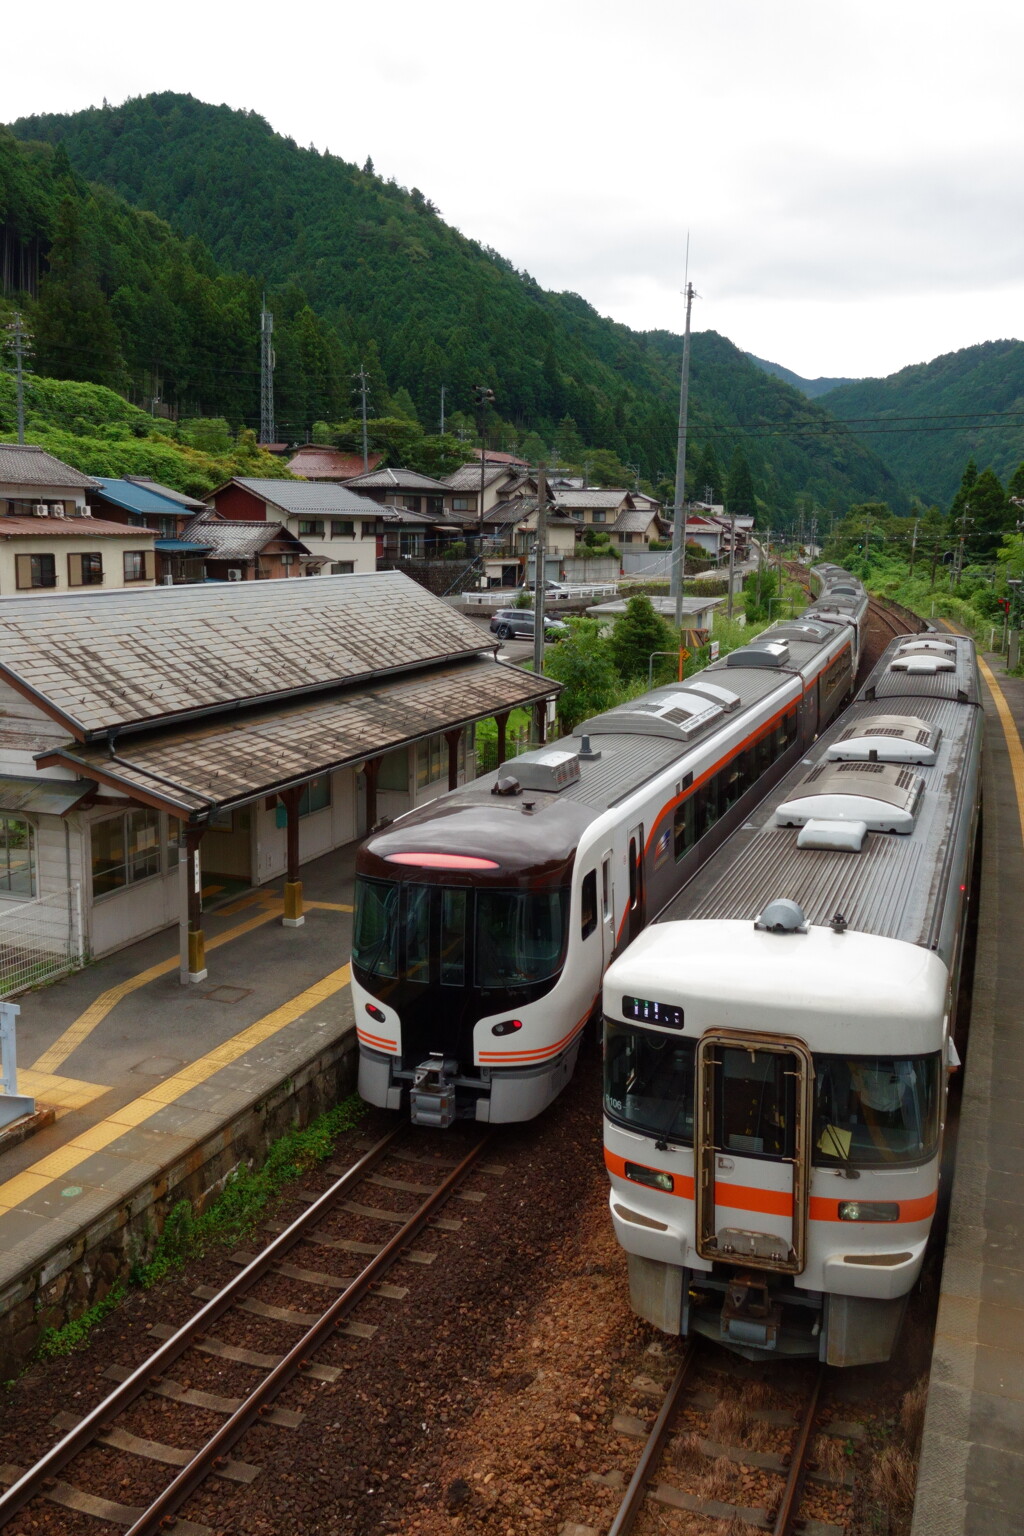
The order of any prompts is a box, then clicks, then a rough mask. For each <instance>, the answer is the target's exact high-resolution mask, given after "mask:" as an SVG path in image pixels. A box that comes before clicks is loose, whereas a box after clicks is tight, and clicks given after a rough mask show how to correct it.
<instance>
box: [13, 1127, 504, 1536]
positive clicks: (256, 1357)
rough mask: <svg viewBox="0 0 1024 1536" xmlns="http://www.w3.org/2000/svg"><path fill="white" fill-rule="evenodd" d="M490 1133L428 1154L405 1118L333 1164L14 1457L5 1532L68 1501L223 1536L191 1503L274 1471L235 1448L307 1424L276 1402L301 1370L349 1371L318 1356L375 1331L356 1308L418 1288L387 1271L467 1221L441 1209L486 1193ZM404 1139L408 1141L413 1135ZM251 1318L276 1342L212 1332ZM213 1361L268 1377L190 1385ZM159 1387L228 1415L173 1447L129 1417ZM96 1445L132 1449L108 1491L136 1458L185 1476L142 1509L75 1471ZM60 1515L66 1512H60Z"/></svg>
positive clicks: (182, 1532) (132, 1521)
mask: <svg viewBox="0 0 1024 1536" xmlns="http://www.w3.org/2000/svg"><path fill="white" fill-rule="evenodd" d="M489 1140H490V1137H489V1136H486V1135H485V1136H482V1137H481V1138H480V1139H479V1140H477V1141H476V1142H474V1143H473V1144H472V1145H471V1146H470V1147H469V1148H468V1150H464V1151H462V1155H461V1156H459V1157H458V1158H457V1159H451V1158H449V1159H441V1158H437V1157H430V1156H429V1155H427V1156H425V1155H424V1137H423V1133H422V1132H419V1133H416V1134H413V1133H411V1132H410V1130H409V1127H407V1126H405V1125H402V1126H400V1127H399V1128H398V1129H396V1130H394V1131H392V1132H391V1133H389V1134H388V1135H386V1136H384V1137H383V1138H381V1140H379V1141H378V1142H377V1143H376V1144H375V1145H374V1146H372V1147H371V1148H370V1149H369V1150H368V1151H367V1152H366V1153H365V1155H364V1156H362V1157H361V1158H359V1160H358V1161H357V1162H356V1163H355V1164H354V1165H353V1166H352V1167H350V1168H348V1169H346V1170H334V1169H329V1170H328V1172H331V1173H333V1172H335V1171H338V1173H339V1177H338V1178H337V1179H336V1180H335V1182H334V1183H333V1184H331V1185H330V1187H329V1188H328V1189H326V1190H325V1191H324V1192H323V1193H322V1194H320V1195H319V1196H312V1197H310V1199H311V1203H310V1204H309V1208H308V1209H307V1210H305V1211H303V1212H301V1214H300V1215H299V1216H298V1218H297V1219H296V1220H294V1221H293V1222H291V1223H290V1224H288V1225H287V1226H286V1227H285V1228H284V1229H283V1230H282V1231H280V1232H279V1233H278V1235H277V1236H276V1237H274V1239H273V1240H272V1241H271V1242H270V1243H269V1244H268V1245H267V1246H266V1247H265V1248H264V1249H263V1250H262V1251H261V1252H260V1253H258V1254H257V1255H255V1256H251V1255H249V1254H247V1253H246V1254H238V1255H235V1260H236V1262H238V1263H240V1264H241V1265H242V1267H241V1268H240V1270H239V1272H238V1273H237V1274H236V1275H234V1276H233V1277H232V1279H231V1280H230V1281H229V1282H228V1284H227V1285H225V1286H223V1287H221V1288H220V1289H219V1290H216V1291H212V1290H211V1288H209V1287H203V1286H200V1287H199V1288H198V1289H197V1290H196V1291H194V1292H193V1293H192V1294H193V1295H194V1296H196V1297H198V1298H199V1299H201V1300H203V1301H204V1302H205V1305H203V1306H202V1307H201V1308H200V1309H199V1310H198V1311H197V1312H196V1313H195V1314H194V1315H193V1316H192V1317H191V1318H190V1319H189V1320H188V1321H187V1322H186V1323H185V1324H184V1325H183V1326H182V1327H180V1328H177V1329H172V1328H170V1327H161V1328H159V1329H155V1330H154V1333H155V1334H156V1335H157V1336H158V1337H161V1338H162V1339H163V1342H162V1343H161V1344H160V1345H159V1347H158V1348H157V1349H156V1350H155V1351H154V1352H153V1354H152V1355H150V1356H149V1358H148V1359H146V1360H145V1361H144V1362H143V1363H142V1364H141V1365H139V1366H138V1367H137V1368H136V1369H135V1370H126V1369H122V1368H119V1367H108V1369H107V1371H106V1373H105V1374H106V1375H107V1376H108V1377H113V1378H114V1379H116V1380H117V1382H118V1384H117V1385H116V1386H115V1387H114V1389H113V1390H112V1391H111V1392H110V1393H109V1394H108V1395H107V1396H106V1397H105V1398H104V1399H103V1401H102V1402H101V1403H99V1404H98V1405H97V1407H95V1408H94V1409H93V1410H92V1411H91V1412H89V1413H87V1414H86V1415H85V1417H83V1418H80V1419H75V1418H74V1417H72V1416H70V1415H66V1414H64V1415H60V1416H59V1418H58V1420H57V1427H59V1428H61V1429H63V1430H64V1434H63V1436H62V1438H61V1439H60V1440H59V1441H58V1442H57V1443H56V1444H55V1445H54V1446H53V1447H52V1448H51V1449H50V1450H49V1451H48V1452H46V1454H45V1455H43V1456H41V1457H40V1458H39V1460H38V1461H37V1462H36V1463H35V1465H33V1466H31V1467H29V1468H27V1469H24V1468H21V1467H17V1466H12V1465H7V1466H4V1467H0V1483H5V1484H7V1485H8V1486H7V1488H6V1491H5V1492H3V1493H0V1530H2V1529H4V1528H6V1527H7V1526H9V1524H10V1522H11V1521H12V1520H13V1519H14V1518H15V1517H16V1516H17V1515H18V1514H19V1513H20V1512H21V1511H23V1510H26V1509H27V1507H28V1506H30V1505H31V1506H32V1515H33V1517H34V1518H33V1522H32V1528H33V1529H40V1528H41V1529H43V1530H54V1531H57V1530H60V1529H62V1526H61V1524H60V1519H59V1517H58V1519H57V1520H56V1522H55V1521H54V1520H53V1517H52V1516H51V1515H48V1514H47V1513H46V1509H47V1507H49V1508H50V1509H51V1510H52V1509H53V1506H55V1505H57V1506H62V1507H63V1509H65V1510H73V1511H76V1512H77V1513H79V1514H81V1515H87V1516H92V1517H93V1518H94V1519H96V1520H99V1521H105V1522H108V1523H109V1524H112V1525H114V1526H117V1527H118V1528H120V1529H121V1530H122V1531H123V1530H127V1532H128V1536H156V1533H157V1532H161V1531H165V1530H169V1529H172V1528H173V1530H174V1531H175V1532H176V1533H177V1536H212V1531H213V1529H214V1528H213V1527H211V1526H210V1525H209V1524H206V1523H201V1522H196V1521H194V1520H190V1519H186V1518H183V1517H182V1516H181V1514H180V1511H182V1509H183V1508H184V1507H185V1506H186V1504H187V1503H188V1501H189V1500H190V1499H191V1498H193V1496H194V1495H195V1494H196V1492H197V1490H199V1489H200V1488H201V1487H202V1485H203V1484H204V1483H205V1482H206V1481H207V1479H209V1478H211V1477H213V1478H218V1479H223V1480H224V1481H225V1482H226V1483H235V1484H249V1483H252V1482H254V1481H255V1480H256V1479H257V1478H258V1477H259V1476H260V1474H261V1471H262V1468H261V1467H260V1466H259V1465H257V1464H253V1463H250V1462H246V1461H240V1460H237V1459H235V1458H234V1457H233V1455H232V1453H233V1452H234V1450H235V1449H236V1447H237V1446H238V1445H239V1442H240V1441H241V1440H242V1439H243V1437H244V1436H245V1435H246V1434H247V1432H248V1431H249V1430H250V1429H251V1428H252V1427H253V1426H254V1425H256V1424H274V1425H277V1426H279V1427H281V1428H284V1429H290V1430H298V1431H301V1421H302V1414H301V1412H296V1411H295V1410H292V1409H288V1408H282V1407H279V1406H275V1400H276V1399H277V1398H278V1397H279V1396H280V1394H281V1393H282V1391H283V1390H284V1389H285V1388H286V1387H287V1386H288V1385H289V1384H290V1383H292V1382H294V1381H295V1380H296V1379H297V1378H302V1377H306V1378H311V1379H313V1380H317V1381H320V1382H325V1383H330V1382H334V1381H337V1380H338V1379H339V1378H340V1377H341V1375H342V1371H341V1369H340V1368H339V1367H337V1366H333V1365H328V1364H324V1363H323V1362H321V1361H318V1360H317V1359H316V1356H317V1354H318V1353H319V1352H321V1351H323V1349H324V1347H325V1345H327V1344H328V1343H329V1342H330V1341H332V1340H333V1339H335V1338H337V1337H338V1336H339V1335H343V1334H347V1335H348V1336H350V1337H355V1338H369V1337H372V1335H373V1333H374V1332H375V1331H376V1329H375V1327H374V1326H373V1325H370V1324H360V1323H358V1322H356V1323H353V1322H351V1321H350V1317H351V1314H352V1313H353V1312H354V1311H355V1309H356V1308H357V1307H358V1306H359V1305H360V1303H361V1302H363V1301H364V1300H366V1298H368V1297H375V1298H378V1299H384V1300H402V1299H404V1297H405V1295H406V1288H405V1287H398V1286H394V1285H388V1284H387V1283H386V1282H385V1280H384V1277H385V1276H386V1275H387V1273H388V1272H389V1271H390V1270H391V1268H392V1266H393V1265H395V1264H396V1263H397V1262H398V1261H399V1260H402V1259H405V1260H408V1261H409V1262H411V1263H413V1264H416V1263H421V1264H423V1263H430V1262H431V1261H432V1259H433V1258H434V1257H436V1254H431V1253H426V1252H423V1251H422V1250H415V1249H413V1247H412V1244H413V1243H414V1241H415V1239H416V1238H417V1237H419V1236H420V1235H421V1234H422V1233H423V1232H424V1230H425V1229H427V1228H428V1227H431V1226H432V1227H434V1228H435V1229H439V1230H445V1229H449V1230H452V1229H455V1228H457V1227H458V1226H460V1225H461V1219H459V1218H447V1217H444V1216H442V1215H441V1211H442V1208H443V1207H444V1206H445V1205H446V1203H447V1202H448V1201H449V1200H450V1199H451V1198H452V1197H453V1196H460V1195H461V1197H462V1198H463V1199H464V1200H466V1201H469V1202H471V1203H472V1202H474V1201H480V1200H482V1199H483V1198H484V1194H483V1192H479V1191H462V1190H461V1189H460V1186H461V1185H462V1183H463V1181H464V1180H465V1179H466V1177H467V1175H469V1174H470V1173H471V1172H472V1171H474V1170H476V1171H481V1170H486V1171H488V1172H492V1173H493V1172H498V1173H500V1172H501V1171H502V1170H500V1169H497V1168H494V1167H489V1168H488V1167H487V1166H486V1165H484V1164H482V1162H481V1158H482V1154H483V1152H484V1150H485V1148H486V1147H487V1145H488V1142H489ZM404 1142H407V1143H409V1145H408V1146H405V1145H403V1143H404ZM449 1150H450V1145H449ZM385 1170H391V1171H390V1172H388V1171H385ZM411 1171H412V1172H413V1174H414V1176H415V1175H418V1177H419V1178H420V1179H422V1177H423V1176H424V1173H425V1172H429V1173H432V1174H435V1175H436V1174H441V1175H442V1177H441V1178H440V1180H439V1181H438V1182H435V1183H431V1184H423V1183H421V1182H413V1181H411V1180H410V1178H409V1174H410V1172H411ZM398 1175H404V1177H401V1176H398ZM364 1188H368V1189H370V1190H372V1191H373V1198H375V1199H377V1200H380V1199H383V1200H384V1201H385V1202H388V1201H390V1203H391V1205H390V1208H386V1209H380V1208H378V1207H376V1206H368V1205H362V1204H359V1203H357V1202H356V1201H354V1200H352V1199H351V1196H352V1195H353V1194H356V1193H359V1192H360V1191H361V1190H362V1189H364ZM409 1196H416V1197H417V1203H416V1205H415V1206H414V1208H412V1209H406V1210H401V1209H397V1208H396V1207H398V1206H400V1205H401V1204H402V1203H403V1202H404V1201H406V1200H407V1198H408V1197H409ZM338 1216H343V1217H345V1218H346V1231H351V1230H353V1229H354V1230H356V1231H361V1232H363V1233H364V1234H366V1235H369V1232H370V1231H371V1230H373V1229H376V1230H377V1232H378V1233H379V1229H380V1227H381V1226H384V1227H386V1228H395V1229H397V1230H394V1232H393V1235H392V1236H390V1237H389V1238H386V1239H383V1240H381V1239H380V1238H379V1237H378V1238H377V1240H376V1241H372V1240H371V1241H362V1240H360V1239H357V1238H353V1237H351V1236H341V1235H338V1233H337V1232H336V1230H335V1227H336V1218H337V1217H338ZM300 1244H303V1245H312V1246H313V1247H315V1248H316V1250H317V1251H318V1252H320V1253H325V1254H327V1255H328V1256H329V1258H328V1260H327V1262H330V1258H331V1257H333V1259H334V1260H335V1261H336V1262H338V1263H342V1262H344V1259H345V1257H346V1256H348V1255H353V1254H357V1255H360V1256H361V1257H363V1258H365V1259H366V1261H367V1262H366V1263H365V1264H364V1265H363V1267H362V1268H361V1269H360V1270H359V1272H358V1273H357V1274H355V1275H354V1276H349V1275H345V1274H342V1273H339V1272H335V1271H334V1270H331V1271H321V1270H312V1269H307V1268H305V1267H302V1266H301V1265H296V1264H293V1263H290V1262H288V1259H289V1256H290V1255H293V1251H294V1250H295V1249H296V1248H297V1247H298V1246H299V1245H300ZM289 1286H292V1287H295V1288H296V1289H297V1290H298V1291H299V1293H300V1294H301V1296H302V1297H307V1296H308V1295H309V1294H310V1292H311V1291H313V1292H317V1291H319V1292H321V1293H322V1292H323V1291H324V1290H327V1291H328V1292H330V1293H331V1296H332V1299H331V1300H330V1301H329V1303H328V1305H327V1306H326V1307H323V1308H322V1310H321V1311H319V1312H318V1313H310V1312H307V1311H304V1310H300V1309H299V1308H298V1307H294V1306H285V1305H281V1301H282V1294H283V1292H284V1296H283V1299H285V1300H288V1299H294V1298H289V1297H288V1295H287V1288H288V1287H289ZM261 1289H265V1290H266V1291H267V1292H269V1295H270V1300H269V1301H267V1300H261V1299H260V1296H259V1295H258V1294H257V1293H258V1292H259V1291H260V1290H261ZM243 1314H244V1323H245V1327H246V1332H247V1333H248V1331H249V1330H250V1329H251V1328H252V1326H253V1324H252V1321H251V1320H252V1319H253V1318H256V1319H263V1320H265V1325H266V1327H267V1329H268V1333H269V1335H270V1337H269V1339H268V1341H267V1342H268V1343H269V1344H270V1347H269V1348H267V1349H265V1350H255V1349H252V1348H249V1347H245V1348H242V1347H239V1346H238V1345H236V1344H232V1343H230V1342H225V1341H224V1340H222V1339H220V1338H217V1337H215V1336H214V1334H213V1332H212V1330H213V1329H214V1328H215V1327H219V1328H221V1329H222V1331H223V1325H224V1324H225V1323H227V1324H228V1331H231V1320H234V1322H235V1323H236V1324H237V1322H238V1321H239V1319H240V1318H241V1317H242V1315H243ZM282 1324H284V1325H286V1326H291V1327H293V1328H296V1329H299V1330H301V1332H300V1336H299V1338H298V1340H297V1342H295V1343H294V1344H293V1345H292V1346H291V1347H290V1348H287V1349H285V1350H284V1351H281V1350H280V1348H279V1347H278V1348H277V1349H274V1348H273V1343H274V1340H275V1339H279V1337H280V1329H281V1325H282ZM256 1326H257V1327H258V1326H259V1325H258V1324H257V1325H256ZM186 1359H187V1362H188V1363H187V1366H186V1369H185V1372H184V1374H186V1376H187V1381H186V1383H184V1384H183V1383H182V1382H179V1381H175V1380H173V1379H171V1378H170V1377H169V1376H168V1374H167V1373H168V1371H169V1370H170V1369H171V1368H172V1367H174V1366H176V1365H178V1364H180V1363H182V1362H184V1361H186ZM211 1360H213V1361H215V1362H222V1363H223V1362H225V1361H228V1362H232V1363H233V1364H234V1365H240V1366H243V1367H250V1368H253V1369H256V1370H258V1371H260V1372H261V1374H260V1375H259V1377H258V1379H257V1380H256V1381H255V1383H254V1384H253V1385H252V1386H251V1388H250V1389H249V1390H248V1391H246V1392H244V1393H243V1394H242V1395H241V1396H239V1397H237V1398H231V1397H225V1396H222V1395H220V1394H218V1393H216V1392H212V1391H206V1390H203V1389H197V1388H196V1387H195V1386H194V1385H192V1382H193V1381H194V1380H195V1379H196V1377H197V1376H198V1377H199V1379H202V1376H203V1368H204V1363H205V1364H207V1365H208V1363H209V1362H210V1361H211ZM153 1396H156V1397H159V1398H160V1399H163V1400H164V1401H166V1400H170V1401H171V1402H173V1403H177V1404H179V1405H181V1406H182V1407H183V1408H185V1409H186V1410H187V1409H200V1410H204V1411H205V1412H206V1413H207V1414H212V1415H216V1417H217V1419H218V1420H219V1423H218V1425H217V1427H216V1428H215V1429H214V1431H213V1432H212V1433H210V1434H208V1435H207V1436H206V1437H205V1439H203V1440H202V1442H201V1443H200V1444H198V1445H195V1446H190V1447H189V1448H188V1449H182V1448H181V1444H180V1442H181V1441H182V1440H183V1439H184V1440H187V1438H188V1436H187V1432H186V1433H185V1434H184V1435H183V1434H182V1433H181V1430H180V1429H179V1430H178V1431H176V1432H175V1433H174V1434H173V1435H172V1438H173V1439H174V1440H175V1441H176V1442H178V1443H174V1444H171V1443H166V1442H164V1441H157V1440H154V1439H150V1438H147V1437H145V1436H143V1435H139V1434H136V1433H134V1432H133V1431H132V1430H131V1429H130V1428H126V1427H125V1421H126V1420H128V1422H131V1412H130V1411H131V1410H132V1409H133V1408H136V1407H137V1406H138V1405H140V1402H143V1401H144V1400H145V1399H147V1398H148V1397H153ZM163 1406H164V1405H163V1403H161V1407H163ZM186 1416H187V1415H186ZM97 1446H102V1447H105V1448H106V1449H107V1450H108V1451H113V1452H116V1453H117V1454H118V1455H119V1456H120V1457H123V1458H124V1459H125V1463H126V1470H127V1476H124V1477H119V1476H117V1475H116V1474H115V1475H113V1476H111V1475H110V1473H109V1472H108V1474H107V1476H106V1477H105V1479H104V1481H105V1482H106V1484H107V1486H108V1487H117V1488H119V1487H121V1486H131V1485H132V1484H133V1482H135V1478H134V1477H133V1475H132V1472H131V1470H130V1469H131V1466H133V1465H135V1466H137V1465H138V1461H139V1460H140V1459H141V1461H142V1462H144V1463H146V1464H147V1465H148V1466H149V1467H151V1468H156V1467H160V1468H168V1469H172V1470H173V1475H172V1476H169V1480H168V1481H166V1482H165V1483H164V1486H163V1487H162V1488H161V1489H160V1490H159V1492H157V1493H156V1494H155V1496H151V1497H149V1499H148V1501H147V1502H146V1503H145V1504H144V1505H141V1506H140V1505H129V1504H120V1503H116V1502H114V1501H113V1500H111V1499H108V1498H105V1497H100V1496H98V1495H96V1494H94V1493H91V1492H89V1491H88V1489H87V1488H85V1487H81V1486H78V1485H77V1484H76V1483H75V1482H74V1481H67V1480H65V1478H64V1474H65V1473H66V1472H68V1471H70V1472H71V1473H72V1475H73V1474H74V1470H75V1469H74V1463H75V1462H76V1460H77V1459H78V1458H80V1457H82V1456H83V1455H84V1454H85V1453H87V1452H88V1451H90V1450H91V1449H94V1448H96V1447H97ZM89 1480H90V1479H88V1478H87V1479H86V1481H89ZM92 1480H93V1481H95V1479H94V1478H93V1479H92ZM226 1497H227V1495H226V1493H225V1498H226ZM53 1515H54V1516H56V1515H57V1511H56V1510H53Z"/></svg>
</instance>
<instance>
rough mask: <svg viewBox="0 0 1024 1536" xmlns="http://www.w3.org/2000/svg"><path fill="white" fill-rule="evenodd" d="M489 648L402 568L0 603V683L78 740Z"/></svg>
mask: <svg viewBox="0 0 1024 1536" xmlns="http://www.w3.org/2000/svg"><path fill="white" fill-rule="evenodd" d="M118 531H119V532H120V533H121V534H122V535H123V534H124V531H125V530H124V529H121V528H119V529H118ZM207 531H208V530H207V528H204V529H203V536H204V537H205V535H206V532H207ZM261 532H262V534H263V535H264V536H265V534H266V524H262V525H261ZM136 536H137V535H136ZM43 609H45V612H41V610H43ZM487 646H488V640H487V638H486V637H485V636H484V635H483V634H482V633H481V630H480V627H479V625H477V624H474V623H473V622H471V621H470V620H469V619H465V618H463V617H462V616H461V614H458V613H456V612H455V611H454V609H452V608H450V607H449V606H448V604H447V603H444V602H442V601H441V599H440V598H437V597H434V596H433V595H432V594H431V593H430V592H428V591H427V590H426V588H424V587H421V586H418V585H417V583H416V582H414V581H411V580H410V579H409V577H408V576H403V575H402V574H401V573H400V572H397V571H377V572H374V573H372V574H368V575H365V576H357V575H352V576H321V577H319V578H318V579H317V580H315V581H252V582H250V581H246V582H231V583H228V582H224V583H212V584H202V583H197V584H195V585H189V586H177V587H171V586H158V587H147V588H141V589H138V590H135V591H133V590H131V589H129V590H127V591H114V590H111V591H110V592H101V591H98V592H91V593H89V594H87V595H86V596H83V597H78V596H74V595H68V596H65V595H64V594H63V593H54V594H53V595H51V596H48V597H47V599H46V602H45V603H41V602H40V601H39V599H38V597H32V596H27V597H18V596H11V597H0V676H6V677H10V678H11V679H12V680H14V681H15V682H16V683H20V684H21V685H22V686H24V687H27V688H30V689H32V690H33V692H34V694H35V695H36V697H37V698H39V699H40V701H41V702H42V703H43V706H44V708H48V712H49V713H51V715H52V716H53V717H54V718H58V719H60V720H62V721H64V722H65V723H67V724H68V726H69V729H70V730H71V731H72V733H73V734H75V735H81V736H82V737H83V738H84V737H85V736H86V735H89V734H91V733H96V734H97V735H100V734H102V733H104V732H105V731H106V730H108V729H109V728H111V727H116V726H119V725H129V724H134V725H148V726H152V725H155V724H157V723H159V724H161V725H164V724H168V723H170V722H171V721H173V720H175V719H176V718H177V717H180V716H182V715H188V714H190V713H192V712H193V711H196V710H210V709H213V710H216V709H217V708H218V707H223V708H225V709H228V708H234V707H236V706H237V705H238V704H239V703H242V702H246V701H252V700H256V699H259V700H261V701H266V699H267V698H268V696H269V697H272V696H274V695H276V694H287V693H303V692H312V691H314V690H318V689H324V688H329V687H340V686H342V685H347V684H354V683H356V682H360V681H363V680H366V681H369V680H370V679H371V678H373V677H377V678H379V677H380V676H381V675H382V674H386V673H389V672H406V673H408V672H409V671H410V670H413V669H415V668H418V667H425V666H429V665H431V664H439V663H441V662H448V661H452V660H454V659H455V658H457V657H460V656H471V655H475V654H477V653H478V652H479V651H481V650H484V649H486V648H487Z"/></svg>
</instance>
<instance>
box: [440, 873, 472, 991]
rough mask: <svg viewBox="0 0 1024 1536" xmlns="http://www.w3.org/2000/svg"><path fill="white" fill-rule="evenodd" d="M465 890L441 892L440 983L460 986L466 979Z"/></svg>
mask: <svg viewBox="0 0 1024 1536" xmlns="http://www.w3.org/2000/svg"><path fill="white" fill-rule="evenodd" d="M466 894H467V893H466V892H465V891H459V890H447V889H446V890H443V891H442V892H441V983H442V985H443V986H446V987H461V986H464V985H465V981H466Z"/></svg>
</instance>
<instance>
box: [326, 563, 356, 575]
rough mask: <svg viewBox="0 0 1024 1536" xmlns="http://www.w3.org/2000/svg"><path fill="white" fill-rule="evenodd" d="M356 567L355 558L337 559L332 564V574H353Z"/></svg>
mask: <svg viewBox="0 0 1024 1536" xmlns="http://www.w3.org/2000/svg"><path fill="white" fill-rule="evenodd" d="M355 568H356V563H355V561H354V560H335V561H334V562H333V563H332V565H331V575H332V576H351V575H352V572H353V571H354V570H355Z"/></svg>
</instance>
